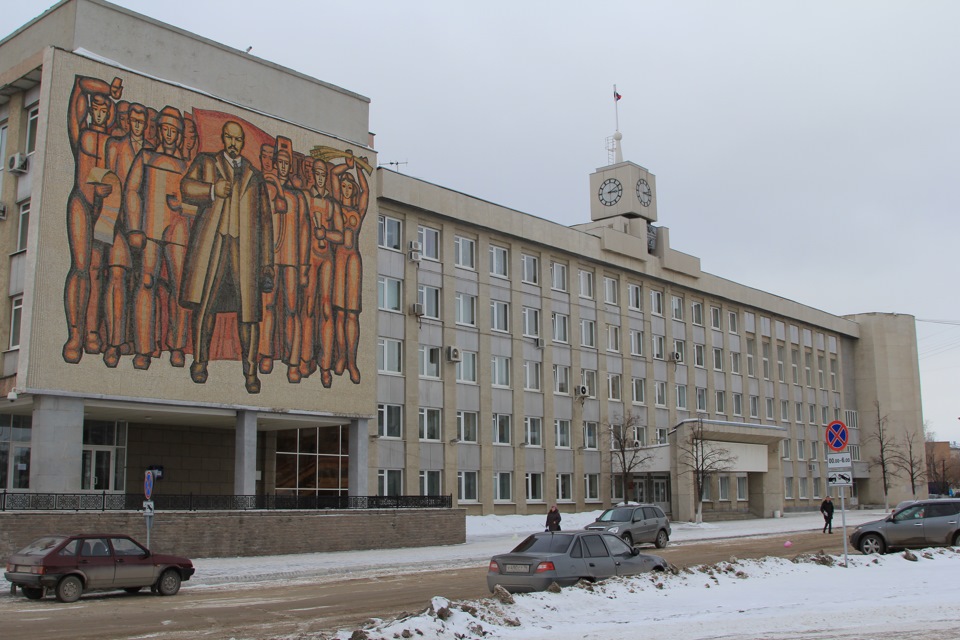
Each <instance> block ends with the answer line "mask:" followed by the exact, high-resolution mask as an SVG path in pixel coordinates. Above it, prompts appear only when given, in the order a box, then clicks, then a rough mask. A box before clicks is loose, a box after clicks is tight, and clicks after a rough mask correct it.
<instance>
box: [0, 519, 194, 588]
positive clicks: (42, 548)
mask: <svg viewBox="0 0 960 640" xmlns="http://www.w3.org/2000/svg"><path fill="white" fill-rule="evenodd" d="M194 570H195V569H194V567H193V563H192V562H191V561H190V560H189V559H187V558H181V557H180V556H170V555H164V554H160V553H154V552H152V551H150V550H149V549H147V548H146V547H144V546H143V545H141V544H140V543H139V542H137V541H136V540H134V539H133V538H131V537H130V536H127V535H123V534H99V533H82V534H75V535H66V536H61V535H52V536H44V537H42V538H37V539H36V540H34V541H33V542H31V543H30V544H28V545H27V546H26V547H24V548H23V549H21V550H20V551H18V552H17V553H15V554H13V555H12V556H10V560H9V561H8V562H7V570H6V572H5V573H4V574H3V577H4V578H6V579H7V580H8V581H9V582H11V583H13V584H14V585H16V586H17V587H20V589H21V590H22V591H23V595H25V596H26V597H27V598H30V599H31V600H39V599H40V598H42V597H43V596H44V595H45V594H46V592H47V590H48V589H49V590H51V591H53V593H54V594H55V595H56V596H57V600H59V601H60V602H76V601H77V600H78V599H79V598H80V595H81V594H82V593H84V592H85V591H95V590H107V589H123V590H125V591H126V592H127V593H137V592H138V591H140V590H141V589H143V588H144V587H150V590H151V591H154V592H157V593H160V595H164V596H172V595H174V594H176V593H177V592H178V591H180V583H181V582H182V581H183V580H189V579H190V576H192V575H193V572H194Z"/></svg>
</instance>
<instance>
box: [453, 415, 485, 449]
mask: <svg viewBox="0 0 960 640" xmlns="http://www.w3.org/2000/svg"><path fill="white" fill-rule="evenodd" d="M479 426H480V414H478V413H477V412H476V411H457V437H458V438H460V441H461V442H476V441H477V431H478V427H479Z"/></svg>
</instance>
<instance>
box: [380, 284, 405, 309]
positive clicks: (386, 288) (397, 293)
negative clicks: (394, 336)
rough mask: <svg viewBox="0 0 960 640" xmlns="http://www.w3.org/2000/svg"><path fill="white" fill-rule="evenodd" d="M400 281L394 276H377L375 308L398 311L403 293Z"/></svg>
mask: <svg viewBox="0 0 960 640" xmlns="http://www.w3.org/2000/svg"><path fill="white" fill-rule="evenodd" d="M401 291H402V289H401V282H400V280H397V279H396V278H388V277H387V276H377V308H378V309H382V310H383V311H397V312H399V311H400V305H401V301H402V300H403V294H402V293H401Z"/></svg>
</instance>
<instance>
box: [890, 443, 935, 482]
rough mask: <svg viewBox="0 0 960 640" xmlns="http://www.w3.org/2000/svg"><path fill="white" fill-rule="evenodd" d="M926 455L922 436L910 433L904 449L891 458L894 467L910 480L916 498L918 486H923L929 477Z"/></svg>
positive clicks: (894, 453)
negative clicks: (925, 462)
mask: <svg viewBox="0 0 960 640" xmlns="http://www.w3.org/2000/svg"><path fill="white" fill-rule="evenodd" d="M924 454H925V450H924V443H923V442H922V441H921V439H920V434H918V433H917V432H916V431H910V432H909V433H907V435H905V436H904V438H903V448H902V449H900V450H899V451H895V452H893V453H892V454H891V456H890V458H891V462H892V464H893V466H894V467H896V468H897V470H899V471H902V472H903V473H905V474H906V476H907V478H908V479H909V480H910V494H911V495H912V496H913V497H914V498H916V497H917V488H918V486H922V484H923V481H924V480H925V479H926V477H927V469H926V466H925V465H924Z"/></svg>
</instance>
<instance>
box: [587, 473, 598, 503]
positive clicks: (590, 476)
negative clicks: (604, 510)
mask: <svg viewBox="0 0 960 640" xmlns="http://www.w3.org/2000/svg"><path fill="white" fill-rule="evenodd" d="M583 485H584V494H583V497H584V499H586V500H594V501H596V500H599V499H600V474H599V473H586V474H584V475H583Z"/></svg>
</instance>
